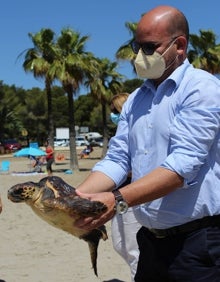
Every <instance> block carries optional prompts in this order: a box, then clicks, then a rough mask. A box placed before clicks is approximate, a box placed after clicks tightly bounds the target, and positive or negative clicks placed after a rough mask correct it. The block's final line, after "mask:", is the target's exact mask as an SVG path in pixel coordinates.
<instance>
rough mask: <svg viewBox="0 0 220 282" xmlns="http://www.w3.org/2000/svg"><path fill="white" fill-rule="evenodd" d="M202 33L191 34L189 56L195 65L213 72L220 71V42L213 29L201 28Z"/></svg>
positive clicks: (217, 72)
mask: <svg viewBox="0 0 220 282" xmlns="http://www.w3.org/2000/svg"><path fill="white" fill-rule="evenodd" d="M199 32H200V35H196V34H190V35H189V50H188V58H189V61H190V62H191V63H192V64H193V66H194V67H196V68H200V69H203V70H206V71H208V72H210V73H212V74H219V73H220V44H216V35H215V34H214V33H213V31H211V30H200V31H199Z"/></svg>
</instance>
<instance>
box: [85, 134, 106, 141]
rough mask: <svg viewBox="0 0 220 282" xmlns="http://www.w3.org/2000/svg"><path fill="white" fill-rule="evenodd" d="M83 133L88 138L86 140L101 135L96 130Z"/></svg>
mask: <svg viewBox="0 0 220 282" xmlns="http://www.w3.org/2000/svg"><path fill="white" fill-rule="evenodd" d="M85 135H86V137H87V138H88V140H93V139H96V138H100V137H102V135H101V134H100V133H98V132H88V133H86V134H85Z"/></svg>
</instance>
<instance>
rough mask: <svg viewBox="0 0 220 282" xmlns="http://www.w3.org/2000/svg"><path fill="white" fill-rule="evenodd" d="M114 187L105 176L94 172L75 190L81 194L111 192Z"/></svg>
mask: <svg viewBox="0 0 220 282" xmlns="http://www.w3.org/2000/svg"><path fill="white" fill-rule="evenodd" d="M114 187H115V183H114V181H113V180H112V179H111V178H109V177H108V176H107V175H106V174H104V173H102V172H99V171H95V172H91V173H90V174H89V176H88V177H87V178H86V179H85V180H84V181H83V183H81V184H80V185H79V186H78V187H77V189H78V190H79V191H80V192H83V193H98V192H106V191H111V190H112V189H113V188H114Z"/></svg>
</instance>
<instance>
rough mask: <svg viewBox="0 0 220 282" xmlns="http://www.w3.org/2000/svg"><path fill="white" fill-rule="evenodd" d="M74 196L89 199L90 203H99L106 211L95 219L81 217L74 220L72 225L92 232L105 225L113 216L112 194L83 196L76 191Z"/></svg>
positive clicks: (103, 193) (83, 194)
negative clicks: (104, 206) (102, 204)
mask: <svg viewBox="0 0 220 282" xmlns="http://www.w3.org/2000/svg"><path fill="white" fill-rule="evenodd" d="M76 194H77V195H78V196H79V197H81V198H85V199H89V200H90V201H99V202H102V203H104V204H105V205H106V206H107V211H106V212H105V213H103V214H101V215H98V216H96V217H86V218H83V217H82V218H79V219H78V220H76V222H75V223H74V225H75V226H76V227H78V228H81V229H85V230H92V229H95V228H97V227H99V226H101V225H103V224H105V223H106V222H107V221H109V220H110V219H111V218H112V217H113V216H114V215H115V197H114V195H113V193H112V192H102V193H96V194H85V193H81V192H80V191H78V190H76Z"/></svg>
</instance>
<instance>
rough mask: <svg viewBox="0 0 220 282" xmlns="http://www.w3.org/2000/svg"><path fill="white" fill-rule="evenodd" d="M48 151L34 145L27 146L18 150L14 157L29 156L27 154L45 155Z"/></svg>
mask: <svg viewBox="0 0 220 282" xmlns="http://www.w3.org/2000/svg"><path fill="white" fill-rule="evenodd" d="M45 155H46V153H45V152H44V151H43V150H41V149H37V148H34V147H27V148H23V149H21V150H19V151H17V152H16V153H14V155H13V156H14V157H27V156H33V157H39V156H45Z"/></svg>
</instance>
